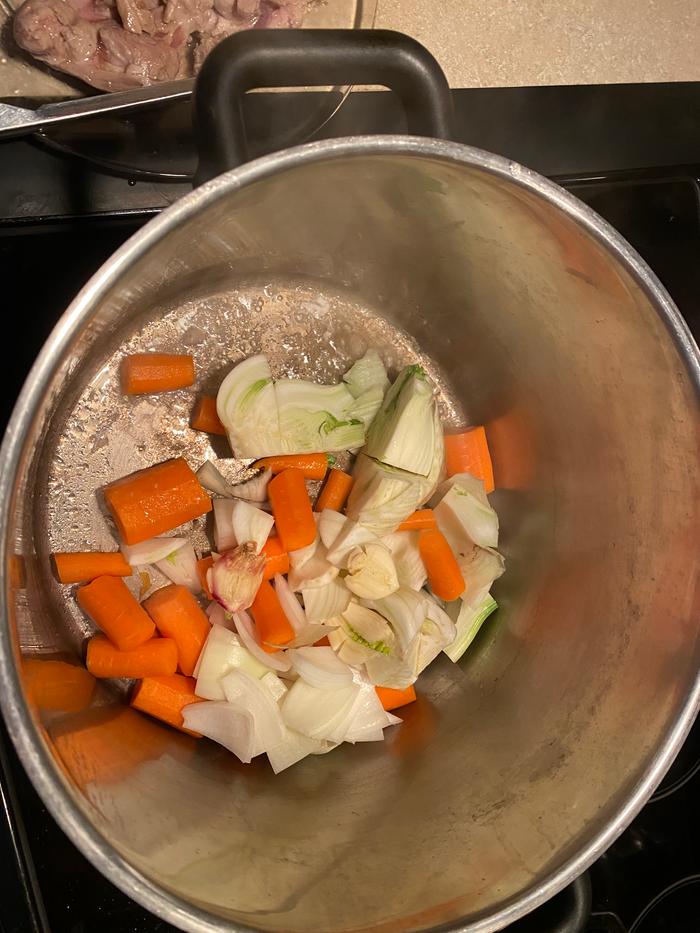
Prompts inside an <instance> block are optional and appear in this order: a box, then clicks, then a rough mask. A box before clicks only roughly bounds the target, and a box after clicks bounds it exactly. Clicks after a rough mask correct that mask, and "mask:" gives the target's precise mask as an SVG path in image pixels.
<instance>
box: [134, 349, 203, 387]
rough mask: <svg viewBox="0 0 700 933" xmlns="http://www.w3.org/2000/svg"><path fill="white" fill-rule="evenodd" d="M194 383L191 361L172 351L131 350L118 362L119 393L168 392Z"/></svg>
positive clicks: (190, 358)
mask: <svg viewBox="0 0 700 933" xmlns="http://www.w3.org/2000/svg"><path fill="white" fill-rule="evenodd" d="M193 382H194V360H193V359H192V357H191V356H184V355H179V354H174V353H131V354H130V355H129V356H125V357H124V359H123V360H122V362H121V384H122V392H124V393H125V394H126V395H142V394H144V393H146V392H170V391H172V390H173V389H184V388H185V387H186V386H191V385H192V383H193Z"/></svg>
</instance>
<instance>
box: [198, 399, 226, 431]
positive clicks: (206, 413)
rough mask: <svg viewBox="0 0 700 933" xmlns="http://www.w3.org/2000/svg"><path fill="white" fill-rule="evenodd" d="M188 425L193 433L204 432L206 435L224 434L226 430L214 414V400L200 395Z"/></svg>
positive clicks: (215, 413)
mask: <svg viewBox="0 0 700 933" xmlns="http://www.w3.org/2000/svg"><path fill="white" fill-rule="evenodd" d="M190 424H191V425H192V427H193V428H194V429H195V431H204V432H206V433H207V434H226V428H225V427H224V426H223V424H222V423H221V421H220V420H219V416H218V414H217V412H216V399H215V398H214V396H213V395H202V396H200V398H198V399H197V404H196V405H195V406H194V409H193V411H192V420H191V421H190Z"/></svg>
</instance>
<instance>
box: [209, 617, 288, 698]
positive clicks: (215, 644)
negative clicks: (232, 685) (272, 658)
mask: <svg viewBox="0 0 700 933" xmlns="http://www.w3.org/2000/svg"><path fill="white" fill-rule="evenodd" d="M234 668H241V669H243V670H245V671H246V672H247V673H249V674H250V675H251V676H252V677H263V676H264V675H265V674H267V673H268V672H269V670H270V669H269V667H266V666H265V665H264V664H261V663H260V661H258V660H256V658H255V657H253V655H252V654H251V653H250V651H247V650H246V649H245V648H244V647H243V645H242V644H241V642H240V640H239V638H238V636H237V635H235V634H234V633H233V632H230V631H229V630H228V629H225V628H222V627H221V626H220V625H212V627H211V630H210V631H209V635H208V636H207V640H206V641H205V642H204V647H203V648H202V651H201V653H200V655H199V659H198V661H197V666H196V667H195V672H194V674H195V677H196V678H197V686H196V687H195V693H196V694H197V696H198V697H204V699H205V700H223V699H224V691H223V688H222V687H221V679H222V678H223V677H225V676H226V674H228V673H229V672H230V671H232V670H233V669H234Z"/></svg>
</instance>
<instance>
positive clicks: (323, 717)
mask: <svg viewBox="0 0 700 933" xmlns="http://www.w3.org/2000/svg"><path fill="white" fill-rule="evenodd" d="M359 692H360V687H359V686H358V685H357V684H354V683H350V684H349V685H348V686H346V687H341V688H340V689H337V690H320V689H319V688H318V687H312V686H311V685H310V684H308V683H307V682H306V681H305V680H304V679H303V678H302V677H300V678H299V679H298V680H296V681H295V682H294V683H293V684H292V686H291V687H290V688H289V691H288V693H287V695H286V696H285V698H284V700H283V701H282V718H283V719H284V722H285V724H286V725H287V726H288V728H290V729H294V730H296V731H297V732H301V733H302V735H307V736H309V737H310V738H312V739H327V740H328V741H329V742H342V741H343V739H344V737H345V732H346V731H347V720H348V715H349V714H350V712H351V710H352V708H353V706H354V704H355V700H356V699H357V697H358V695H359Z"/></svg>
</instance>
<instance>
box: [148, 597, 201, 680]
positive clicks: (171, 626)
mask: <svg viewBox="0 0 700 933" xmlns="http://www.w3.org/2000/svg"><path fill="white" fill-rule="evenodd" d="M143 608H144V609H145V610H146V612H147V613H148V614H149V616H150V617H151V618H152V619H153V621H154V622H155V624H156V627H157V629H158V631H159V632H160V634H161V635H162V636H163V637H164V638H172V640H173V641H174V642H175V644H176V645H177V664H178V667H179V668H180V671H181V672H182V673H183V674H186V675H187V676H188V677H190V676H191V675H192V673H193V672H194V669H195V666H196V664H197V659H198V658H199V655H200V653H201V651H202V648H203V647H204V642H205V641H206V640H207V636H208V635H209V629H210V628H211V624H210V622H209V619H208V618H207V616H206V613H205V612H203V611H202V609H201V607H200V605H199V603H198V602H197V600H196V599H195V598H194V596H193V595H192V593H190V591H189V590H188V589H187V587H185V586H177V585H176V584H174V583H171V584H170V585H169V586H164V587H162V588H161V589H160V590H156V591H155V593H154V594H153V595H152V596H149V597H148V599H147V600H145V601H144V603H143Z"/></svg>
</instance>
